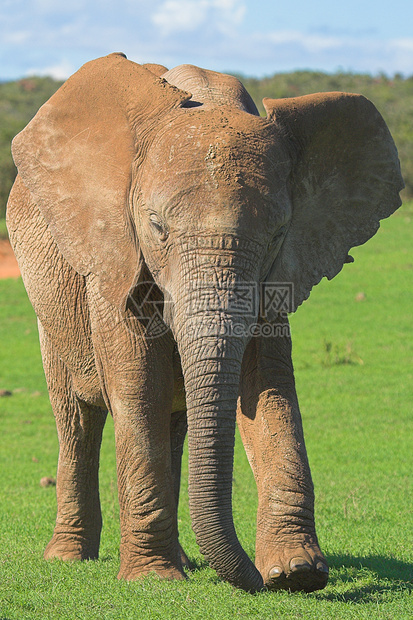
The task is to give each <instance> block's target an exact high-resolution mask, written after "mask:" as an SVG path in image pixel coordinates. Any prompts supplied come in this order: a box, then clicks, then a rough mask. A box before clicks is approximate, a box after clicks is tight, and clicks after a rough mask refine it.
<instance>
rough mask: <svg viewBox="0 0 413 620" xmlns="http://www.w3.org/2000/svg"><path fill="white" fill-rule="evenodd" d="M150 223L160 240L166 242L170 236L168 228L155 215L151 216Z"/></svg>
mask: <svg viewBox="0 0 413 620" xmlns="http://www.w3.org/2000/svg"><path fill="white" fill-rule="evenodd" d="M149 221H150V223H151V227H152V230H154V231H155V232H156V234H157V235H158V236H159V238H160V240H161V241H166V240H167V238H168V234H169V233H168V231H167V230H166V228H165V227H164V226H163V225H162V224H161V223H160V222H159V221H158V220H157V219H156V218H155V216H153V215H151V216H150V218H149Z"/></svg>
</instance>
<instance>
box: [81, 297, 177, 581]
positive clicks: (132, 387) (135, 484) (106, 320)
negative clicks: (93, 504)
mask: <svg viewBox="0 0 413 620" xmlns="http://www.w3.org/2000/svg"><path fill="white" fill-rule="evenodd" d="M89 296H90V299H91V314H90V316H91V323H92V334H93V342H94V347H95V351H96V355H97V358H98V365H99V372H100V375H101V381H102V384H103V386H104V393H105V398H106V400H107V403H108V407H109V409H110V411H111V413H112V415H113V419H114V426H115V442H116V461H117V476H118V495H119V507H120V526H121V545H120V560H121V564H120V570H119V574H118V577H119V578H124V579H128V580H132V579H137V578H140V577H142V576H144V575H147V574H149V573H151V572H153V573H156V574H157V575H158V576H159V577H161V578H164V579H173V578H175V579H183V578H185V575H184V572H183V569H182V564H181V559H180V553H179V545H178V527H177V509H176V500H175V487H174V476H173V471H172V468H173V465H174V466H175V467H176V463H173V460H172V458H171V430H172V429H171V413H172V402H173V387H174V377H173V341H172V338H171V336H170V335H168V334H166V335H163V336H162V335H160V336H158V337H153V338H147V337H146V334H145V329H144V326H142V325H141V324H140V322H139V321H138V320H137V319H135V318H134V316H133V315H132V314H131V313H129V312H127V313H126V315H123V316H122V315H120V314H119V313H117V312H116V311H115V310H114V309H113V308H112V307H110V306H109V305H108V303H107V302H106V301H105V300H104V299H103V298H102V297H101V296H100V295H99V292H98V291H96V290H95V289H94V288H92V286H90V289H89ZM173 425H174V423H172V426H173ZM182 440H183V437H182ZM178 443H181V442H180V441H179V442H178ZM178 448H179V446H178ZM178 451H179V450H178ZM179 456H180V455H179Z"/></svg>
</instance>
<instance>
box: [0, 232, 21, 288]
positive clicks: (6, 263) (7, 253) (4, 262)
mask: <svg viewBox="0 0 413 620" xmlns="http://www.w3.org/2000/svg"><path fill="white" fill-rule="evenodd" d="M19 275H20V270H19V267H18V265H17V261H16V258H15V256H14V254H13V250H12V249H11V245H10V242H9V241H8V240H7V239H0V279H4V278H18V277H19Z"/></svg>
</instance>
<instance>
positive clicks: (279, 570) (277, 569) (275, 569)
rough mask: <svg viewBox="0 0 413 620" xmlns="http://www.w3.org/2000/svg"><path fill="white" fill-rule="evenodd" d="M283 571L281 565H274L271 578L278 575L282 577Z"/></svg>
mask: <svg viewBox="0 0 413 620" xmlns="http://www.w3.org/2000/svg"><path fill="white" fill-rule="evenodd" d="M282 573H283V570H282V568H280V567H279V566H273V568H272V569H271V570H270V579H276V578H277V577H280V575H282Z"/></svg>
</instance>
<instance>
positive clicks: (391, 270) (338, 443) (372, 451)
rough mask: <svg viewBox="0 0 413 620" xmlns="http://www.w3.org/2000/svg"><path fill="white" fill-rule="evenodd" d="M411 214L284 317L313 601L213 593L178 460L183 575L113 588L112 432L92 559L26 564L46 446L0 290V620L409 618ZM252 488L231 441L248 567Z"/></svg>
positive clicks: (52, 455) (43, 496) (47, 498)
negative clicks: (315, 569)
mask: <svg viewBox="0 0 413 620" xmlns="http://www.w3.org/2000/svg"><path fill="white" fill-rule="evenodd" d="M412 241H413V205H407V206H405V207H403V208H402V209H401V210H400V212H399V213H397V214H396V215H395V216H393V217H392V218H390V219H389V220H387V221H386V222H384V223H383V225H382V229H381V230H380V231H379V233H378V235H376V237H375V238H374V239H373V240H371V241H370V242H369V243H368V244H367V245H366V246H364V247H362V248H357V249H355V250H354V251H352V255H353V256H354V257H355V263H354V264H353V265H348V266H346V267H345V268H344V270H343V272H342V273H341V274H340V275H339V276H338V277H337V278H336V279H335V280H333V281H332V282H324V281H323V282H322V283H321V284H320V285H319V286H318V287H317V288H316V289H315V290H314V291H313V294H312V296H311V298H310V299H309V300H308V301H307V302H306V303H305V304H304V305H303V307H302V308H300V309H299V311H298V312H297V313H296V315H294V316H293V317H292V320H291V322H292V329H293V343H294V362H295V367H296V378H297V387H298V393H299V398H300V402H301V408H302V413H303V419H304V428H305V433H306V440H307V448H308V452H309V458H310V464H311V466H312V472H313V477H314V483H315V491H316V510H317V525H318V533H319V538H320V543H321V546H322V548H323V550H324V552H325V554H326V556H327V559H328V561H329V564H330V567H331V573H330V575H331V576H330V581H329V585H328V587H327V588H326V589H325V590H323V591H322V592H318V593H314V594H308V595H307V594H289V593H286V592H284V593H269V592H264V593H261V594H258V595H249V594H246V593H245V592H241V591H237V590H235V589H233V588H232V587H231V586H229V585H228V584H226V583H222V582H220V581H219V579H218V578H217V577H216V575H215V573H214V572H213V571H212V570H210V569H209V568H208V567H207V565H206V563H205V562H204V560H203V559H202V557H201V556H200V554H199V551H198V549H197V546H196V544H195V540H194V535H193V533H192V531H191V528H190V523H189V515H188V505H187V493H186V471H187V468H186V462H185V463H184V470H183V482H182V501H181V506H180V531H181V541H182V544H183V546H184V547H185V549H186V551H187V553H188V555H189V556H190V558H191V559H192V560H193V561H194V563H195V565H196V566H197V569H196V570H195V571H194V572H193V573H192V574H191V576H190V579H189V580H188V581H187V582H185V583H182V582H179V583H171V582H167V583H165V582H159V581H157V580H156V579H153V578H148V579H145V580H144V581H143V582H139V583H138V582H135V583H125V582H118V581H117V579H116V574H117V571H118V567H119V553H118V549H119V518H118V507H117V492H116V475H115V456H114V439H113V424H112V421H111V420H109V421H108V424H107V427H106V429H105V435H104V442H103V450H102V459H101V498H102V509H103V518H104V529H103V534H102V544H101V555H100V559H99V560H98V561H96V562H85V563H79V564H64V563H61V562H53V563H47V562H45V561H44V560H43V559H42V553H43V549H44V546H45V544H46V543H47V541H48V540H49V538H50V536H51V533H52V529H53V524H54V519H55V504H56V502H55V489H54V488H53V487H47V488H43V487H41V486H40V485H39V481H40V479H41V478H42V477H43V476H54V475H55V470H56V463H57V450H58V445H57V438H56V432H55V428H54V421H53V417H52V413H51V408H50V405H49V402H48V397H47V392H46V387H45V381H44V377H43V372H42V367H41V359H40V354H39V347H38V340H37V330H36V323H35V317H34V314H33V311H32V310H31V307H30V305H29V303H28V300H27V297H26V294H25V292H24V289H23V285H22V283H21V280H5V281H2V282H0V389H3V390H8V391H10V392H11V393H12V394H11V395H9V396H4V397H1V398H0V476H1V478H0V620H6V619H7V620H12V619H13V620H14V619H19V620H26V619H27V620H29V619H39V620H40V619H42V620H43V619H49V618H50V619H52V618H53V619H59V620H62V619H70V620H73V619H77V618H79V619H80V618H81V619H87V620H91V619H95V618H96V619H98V618H99V619H102V618H104V619H105V620H106V619H119V620H127V619H129V618H134V619H139V620H140V619H146V618H148V619H149V620H152V619H154V620H155V619H158V618H159V619H162V620H164V619H176V618H194V619H195V618H196V619H198V618H199V619H202V620H209V619H221V618H230V619H238V618H240V619H242V618H257V619H260V620H265V619H267V618H290V619H295V618H304V619H306V620H308V619H313V618H314V619H316V618H317V619H320V618H334V619H339V618H355V619H359V618H366V619H367V618H369V619H370V618H386V619H390V618H391V619H393V618H394V619H395V620H396V619H397V620H399V619H404V618H409V619H411V618H412V617H413V595H412V579H413V512H412V510H413V485H412V479H411V475H412V469H413V441H412V437H413V432H412V431H413V416H412V411H413V406H412V401H413V398H412V397H413V387H412V386H413V343H412V322H413V321H412V318H413V310H412V309H413V290H412V289H413V287H412V276H413V254H412ZM255 512H256V497H255V486H254V481H253V478H252V474H251V472H250V469H249V466H248V463H247V460H246V457H245V454H244V451H243V447H242V444H241V442H240V441H239V438H237V447H236V456H235V471H234V515H235V522H236V526H237V530H238V533H239V537H240V539H241V542H242V544H243V545H244V547H245V548H246V550H247V552H248V553H249V554H250V556H251V557H253V555H254V539H255Z"/></svg>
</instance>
